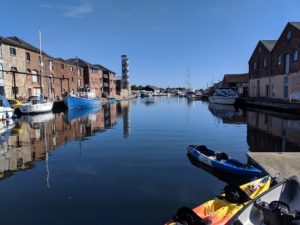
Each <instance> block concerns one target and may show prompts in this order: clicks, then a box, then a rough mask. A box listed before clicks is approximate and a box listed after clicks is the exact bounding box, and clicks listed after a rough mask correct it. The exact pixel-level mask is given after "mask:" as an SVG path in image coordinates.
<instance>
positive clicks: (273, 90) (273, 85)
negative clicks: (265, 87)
mask: <svg viewBox="0 0 300 225" xmlns="http://www.w3.org/2000/svg"><path fill="white" fill-rule="evenodd" d="M272 97H275V84H272Z"/></svg>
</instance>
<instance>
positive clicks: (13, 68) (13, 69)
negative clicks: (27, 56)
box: [10, 67, 18, 71]
mask: <svg viewBox="0 0 300 225" xmlns="http://www.w3.org/2000/svg"><path fill="white" fill-rule="evenodd" d="M10 70H11V71H18V68H17V67H11V68H10Z"/></svg>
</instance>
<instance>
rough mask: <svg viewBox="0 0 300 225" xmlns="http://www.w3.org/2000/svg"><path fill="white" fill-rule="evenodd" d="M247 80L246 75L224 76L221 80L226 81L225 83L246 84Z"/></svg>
mask: <svg viewBox="0 0 300 225" xmlns="http://www.w3.org/2000/svg"><path fill="white" fill-rule="evenodd" d="M248 80H249V76H248V73H241V74H225V75H224V78H223V81H226V82H227V83H248Z"/></svg>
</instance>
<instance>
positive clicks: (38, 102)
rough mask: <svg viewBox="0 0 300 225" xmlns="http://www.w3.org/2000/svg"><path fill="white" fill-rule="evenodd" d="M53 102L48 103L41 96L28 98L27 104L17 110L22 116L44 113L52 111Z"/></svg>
mask: <svg viewBox="0 0 300 225" xmlns="http://www.w3.org/2000/svg"><path fill="white" fill-rule="evenodd" d="M52 108H53V102H48V101H47V100H46V99H44V97H43V96H30V97H29V99H28V101H27V103H25V104H23V105H21V106H20V107H19V110H20V112H21V113H23V114H35V113H45V112H50V111H52Z"/></svg>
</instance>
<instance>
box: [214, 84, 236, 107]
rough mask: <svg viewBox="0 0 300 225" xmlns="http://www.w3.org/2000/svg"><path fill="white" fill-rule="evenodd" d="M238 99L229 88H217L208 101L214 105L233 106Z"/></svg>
mask: <svg viewBox="0 0 300 225" xmlns="http://www.w3.org/2000/svg"><path fill="white" fill-rule="evenodd" d="M238 97H239V96H238V94H237V93H236V92H234V91H233V90H232V89H231V88H218V89H217V90H216V91H215V92H214V94H213V95H212V96H209V97H208V100H209V102H211V103H216V104H225V105H234V104H235V102H236V100H237V98H238Z"/></svg>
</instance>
